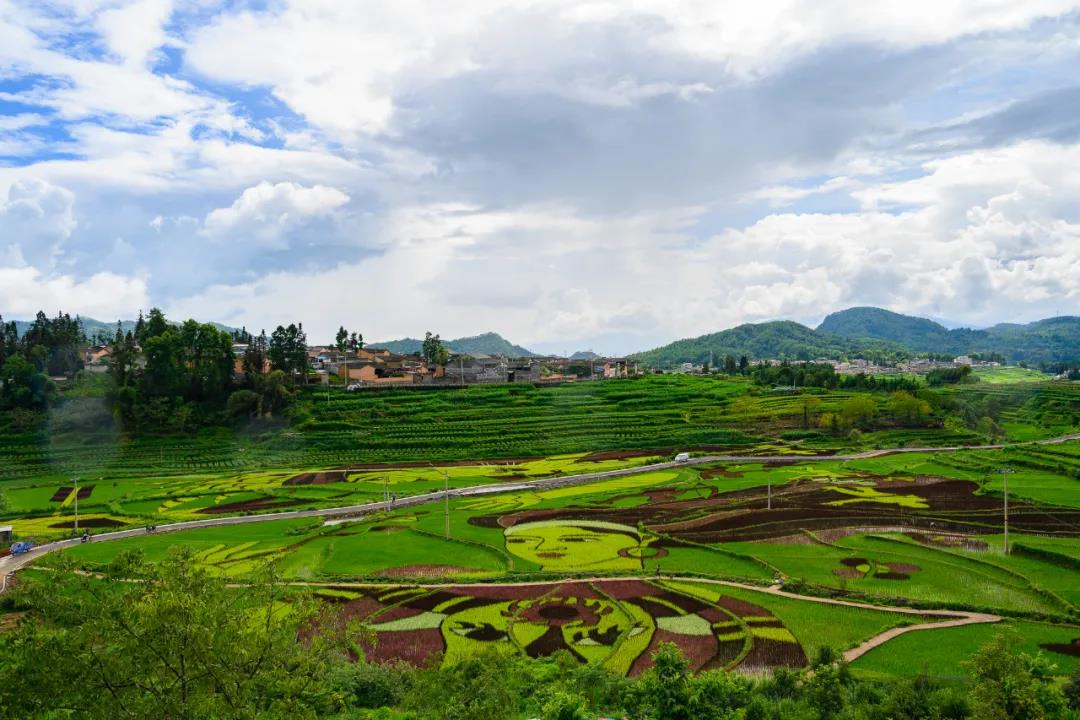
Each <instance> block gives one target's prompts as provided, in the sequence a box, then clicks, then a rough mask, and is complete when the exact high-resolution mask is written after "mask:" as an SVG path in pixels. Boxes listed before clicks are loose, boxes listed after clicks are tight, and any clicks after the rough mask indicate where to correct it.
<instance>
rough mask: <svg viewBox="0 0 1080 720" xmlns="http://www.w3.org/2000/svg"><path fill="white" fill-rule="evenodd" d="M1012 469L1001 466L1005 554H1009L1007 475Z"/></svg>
mask: <svg viewBox="0 0 1080 720" xmlns="http://www.w3.org/2000/svg"><path fill="white" fill-rule="evenodd" d="M1012 472H1013V471H1012V469H1011V468H1007V467H1003V468H1001V482H1002V484H1003V485H1004V492H1005V507H1004V510H1005V554H1006V555H1008V554H1009V475H1011V474H1012Z"/></svg>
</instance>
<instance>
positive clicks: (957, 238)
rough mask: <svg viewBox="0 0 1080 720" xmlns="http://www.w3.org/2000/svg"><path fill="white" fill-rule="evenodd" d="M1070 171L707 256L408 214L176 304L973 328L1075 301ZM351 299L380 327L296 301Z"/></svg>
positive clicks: (932, 198)
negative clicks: (354, 248) (339, 256)
mask: <svg viewBox="0 0 1080 720" xmlns="http://www.w3.org/2000/svg"><path fill="white" fill-rule="evenodd" d="M1073 155H1077V156H1078V157H1077V158H1076V161H1075V162H1074V161H1073V160H1071V158H1072V157H1073ZM1050 157H1057V158H1060V159H1062V160H1063V161H1064V162H1062V163H1051V162H1046V161H1045V160H1044V159H1045V158H1050ZM998 164H1004V165H1006V167H997V165H998ZM971 165H974V166H978V167H981V168H988V167H990V168H993V169H992V170H990V171H988V172H986V173H982V174H973V175H971V176H969V177H968V179H967V182H962V181H961V180H960V178H959V176H958V175H957V171H956V167H957V166H971ZM1078 166H1080V146H1077V147H1060V146H1050V145H1044V144H1025V145H1023V146H1018V147H1014V148H1010V149H1009V150H1008V151H1002V152H997V151H983V152H979V153H971V154H970V155H968V156H962V157H957V158H955V161H954V163H952V164H950V163H935V164H933V165H931V166H929V168H928V169H929V171H930V172H929V174H928V175H927V176H925V177H921V178H917V179H913V180H909V181H906V182H901V183H886V184H879V185H877V186H876V187H870V188H867V189H866V190H865V192H866V193H868V197H870V196H874V197H876V196H878V195H881V196H885V195H888V196H890V197H893V196H896V197H915V196H918V197H919V198H921V200H920V202H919V203H918V205H917V206H914V207H911V208H910V209H908V210H906V211H903V212H882V211H879V210H874V209H872V208H867V209H865V210H861V211H855V212H850V213H804V214H794V213H785V214H774V215H769V216H766V217H764V218H762V219H760V220H758V221H756V222H753V223H751V224H750V225H748V226H747V227H745V228H742V229H731V230H726V231H724V232H721V233H718V234H716V235H714V236H713V237H711V238H709V239H708V240H707V241H705V242H703V243H697V242H695V241H694V240H693V239H692V238H691V237H690V236H689V235H688V233H689V232H690V230H692V228H693V227H694V225H695V224H696V223H697V222H698V221H699V220H700V217H701V215H702V213H703V212H704V209H702V208H685V209H680V210H678V211H672V212H666V213H660V214H656V213H649V214H643V215H637V216H622V217H620V218H618V219H596V218H589V217H586V216H581V215H579V214H577V213H576V212H575V211H574V210H573V209H572V208H568V207H559V206H535V207H522V208H518V209H514V210H501V211H486V210H484V209H482V208H477V207H474V206H467V205H460V204H441V205H440V204H436V205H427V206H415V207H411V208H407V209H402V210H400V211H399V212H398V213H396V214H395V215H394V216H393V218H392V219H391V220H390V221H389V222H388V223H387V225H386V226H385V227H384V229H383V237H382V240H381V242H382V243H383V244H384V245H385V247H386V248H387V251H386V253H385V254H384V255H382V256H380V257H377V258H373V259H371V260H367V261H363V262H359V263H350V264H348V265H343V266H341V267H339V268H337V269H335V270H333V271H329V272H320V273H310V272H309V273H276V274H273V275H270V276H268V277H265V278H263V279H260V280H257V281H254V282H252V283H245V284H241V285H237V286H218V287H214V288H211V289H209V290H208V291H207V292H206V293H204V294H200V296H198V297H192V298H188V299H186V300H184V301H182V302H180V303H178V305H177V307H178V308H182V309H183V312H185V313H188V312H191V313H195V314H199V315H200V316H208V317H210V316H212V317H214V319H217V320H221V321H224V322H235V323H240V324H247V325H248V327H258V326H261V325H264V324H265V325H268V324H270V323H275V322H277V321H281V320H283V319H296V320H302V321H303V322H304V324H305V327H306V328H308V330H309V334H311V336H312V337H313V338H323V337H324V336H325V337H329V335H330V334H331V333H332V332H333V330H334V329H335V328H336V327H337V325H338V324H339V323H341V322H344V321H347V322H348V323H350V324H355V325H357V326H358V327H362V328H363V331H364V332H365V334H366V335H369V336H370V337H372V338H389V337H394V336H398V335H404V334H408V333H411V334H417V333H422V332H423V331H424V330H425V329H430V330H433V331H437V332H441V333H442V334H443V335H444V336H456V335H459V334H470V333H475V332H478V331H480V330H486V329H495V330H498V331H501V332H503V333H504V334H506V335H508V336H510V337H512V338H513V339H514V340H515V341H517V342H524V343H535V342H544V343H550V342H553V341H562V342H566V343H570V344H573V343H582V342H589V341H590V338H596V337H599V336H609V340H608V346H607V347H605V348H603V349H605V350H608V351H611V352H626V351H629V350H633V349H641V348H642V347H643V346H645V345H648V344H650V343H652V342H656V343H659V342H660V341H662V340H667V339H672V338H675V337H685V336H691V335H697V334H702V333H706V332H712V331H715V330H718V329H722V328H725V327H731V326H733V325H735V324H738V323H741V322H748V321H761V320H766V319H773V318H777V317H788V318H792V319H798V320H801V321H803V322H816V321H817V320H818V319H820V317H821V316H822V315H824V314H825V313H827V312H830V311H832V310H836V309H841V308H844V307H848V306H851V305H855V304H866V303H871V304H877V305H882V306H887V307H890V308H892V309H894V310H898V311H901V312H910V313H916V314H930V315H933V316H937V317H946V318H950V319H955V320H959V321H966V322H969V323H974V324H983V323H986V322H996V321H1001V320H1011V319H1033V318H1036V317H1041V316H1046V315H1050V314H1053V313H1054V311H1055V309H1059V306H1060V305H1061V304H1062V303H1067V302H1074V303H1075V301H1077V300H1080V284H1078V283H1077V282H1076V278H1078V277H1080V223H1078V222H1076V221H1075V220H1073V221H1067V220H1064V219H1062V218H1061V217H1058V216H1057V213H1056V212H1055V211H1056V209H1057V208H1059V207H1060V206H1061V205H1062V204H1063V203H1069V202H1071V198H1073V197H1075V196H1076V193H1080V174H1078V173H1076V171H1075V170H1074V169H1073V168H1075V167H1078ZM988 177H989V178H993V180H988V179H987V178H988ZM1033 179H1034V180H1037V182H1033ZM952 206H956V207H957V212H943V211H942V208H947V207H952ZM961 207H962V208H963V212H959V209H960V208H961ZM957 217H959V218H961V220H960V221H959V222H956V221H955V219H956V218H957ZM358 287H360V288H364V292H365V294H371V296H373V297H379V298H380V303H379V307H380V310H379V312H378V313H366V312H363V311H360V310H352V305H351V304H349V303H346V306H347V308H348V309H340V310H338V311H335V312H331V313H325V312H322V311H321V310H320V311H319V312H314V311H308V310H306V309H305V306H303V305H298V304H296V303H295V298H296V297H306V296H309V294H311V293H315V294H320V295H324V296H328V297H351V296H352V294H353V293H354V292H355V288H358ZM417 308H423V312H422V313H419V314H418V312H417ZM221 309H226V315H225V316H224V317H222V316H220V315H215V314H214V313H215V311H216V310H221ZM207 313H209V315H206V314H207Z"/></svg>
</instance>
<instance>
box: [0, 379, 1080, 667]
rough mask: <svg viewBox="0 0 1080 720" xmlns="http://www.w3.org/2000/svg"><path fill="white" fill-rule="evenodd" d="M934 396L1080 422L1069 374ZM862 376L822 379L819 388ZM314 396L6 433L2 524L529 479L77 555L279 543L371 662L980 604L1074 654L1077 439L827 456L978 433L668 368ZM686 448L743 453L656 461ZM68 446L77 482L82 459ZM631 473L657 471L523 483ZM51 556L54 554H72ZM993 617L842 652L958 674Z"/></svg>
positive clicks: (631, 645) (821, 628) (742, 632)
mask: <svg viewBox="0 0 1080 720" xmlns="http://www.w3.org/2000/svg"><path fill="white" fill-rule="evenodd" d="M474 390H475V392H473V391H474ZM944 392H946V393H947V394H949V393H956V394H963V397H965V398H968V399H971V398H976V399H977V401H978V402H987V401H988V399H993V398H996V400H995V402H998V403H1000V406H1001V408H1002V419H1003V425H1005V426H1006V427H1010V426H1013V427H1015V428H1017V429H1016V430H1015V431H1010V438H1008V439H1010V440H1011V441H1012V442H1026V441H1028V440H1033V439H1041V438H1045V437H1051V436H1055V435H1061V434H1065V433H1067V432H1070V431H1076V429H1077V420H1076V413H1077V412H1078V408H1080V388H1078V387H1076V384H1068V383H1065V384H1061V383H1053V384H1051V383H1038V382H1025V383H1018V382H1017V383H1004V382H1003V383H989V382H988V383H985V384H978V385H973V386H968V387H964V388H953V389H949V390H947V391H944ZM849 396H850V394H845V393H822V394H821V395H820V396H819V399H820V400H821V402H822V404H821V406H820V407H821V408H829V407H838V406H839V404H840V403H841V402H843V400H844V399H845V398H846V397H849ZM311 403H312V404H311V406H310V407H309V410H310V412H309V414H308V415H307V417H306V419H301V420H300V421H299V422H298V423H297V424H296V425H295V426H294V427H292V428H291V429H289V430H288V431H282V430H266V429H264V430H263V431H260V432H254V431H253V432H252V433H250V434H248V435H244V434H243V433H240V434H236V435H232V436H229V437H226V436H224V435H221V434H218V435H213V434H211V435H208V436H200V437H194V438H186V439H183V440H176V441H169V440H166V439H161V438H159V439H157V440H153V441H150V440H138V441H130V442H126V443H118V444H117V445H116V447H114V448H111V449H105V448H104V446H103V445H102V444H98V443H97V440H90V441H86V442H85V448H84V452H85V457H86V461H85V463H81V461H80V460H79V454H78V451H77V450H78V449H77V448H76V447H74V446H73V445H72V444H71V443H70V442H68V443H67V444H65V443H64V441H63V440H62V439H61V440H58V441H55V442H53V443H52V444H51V445H48V446H47V447H42V446H39V445H37V444H35V443H33V442H31V443H29V444H23V445H19V444H18V443H19V442H24V441H25V440H26V437H25V436H24V437H23V439H22V440H18V439H12V437H11V436H10V435H5V436H2V437H0V444H6V446H5V447H6V449H0V453H7V451H8V450H9V449H11V448H21V450H18V451H12V454H11V455H10V457H11V458H14V460H12V461H10V462H9V461H8V460H5V461H4V462H5V465H4V466H3V467H2V468H0V475H3V479H2V480H0V488H2V490H3V495H4V501H5V502H4V505H3V507H4V508H5V510H4V511H3V513H2V516H0V522H2V523H3V524H9V523H10V524H12V525H14V526H15V530H16V532H17V533H18V535H19V536H20V537H33V538H36V539H41V540H45V539H48V538H50V537H59V536H63V535H65V534H68V533H70V531H71V527H70V525H71V524H72V522H73V519H74V517H73V516H74V506H75V503H76V502H78V504H79V510H80V527H91V528H94V529H95V531H105V530H109V529H116V528H124V527H133V526H134V527H139V526H142V525H145V524H148V523H161V524H165V523H168V522H173V521H183V520H191V519H212V518H215V517H230V516H235V515H257V514H262V513H267V512H288V511H292V510H304V509H308V508H326V507H340V506H347V505H355V504H360V503H365V502H371V501H376V500H382V499H383V498H385V497H386V496H387V494H390V495H394V496H396V497H399V498H404V497H408V496H410V495H416V494H420V493H428V492H432V491H438V490H441V489H442V488H443V487H444V486H448V487H449V488H450V489H451V490H454V489H460V488H466V487H476V486H482V485H485V484H492V483H504V482H506V483H516V484H518V485H519V487H518V488H517V489H514V490H511V491H504V492H492V493H484V494H476V495H461V496H458V495H454V494H453V493H451V495H450V496H449V497H448V498H447V499H446V500H445V501H442V500H440V501H438V502H432V503H427V504H423V505H416V506H408V507H399V508H395V509H392V510H389V511H380V512H377V513H368V514H358V515H356V516H353V517H344V518H341V517H336V518H333V519H329V520H325V521H324V520H323V519H321V518H286V519H272V520H261V521H259V522H251V523H245V524H237V525H222V526H214V527H203V528H199V529H196V530H186V531H183V532H181V533H167V534H166V533H159V534H145V535H139V536H137V537H133V538H129V539H124V540H115V541H109V542H90V543H86V544H82V545H78V546H76V547H73V548H71V549H69V550H65V551H64V552H63V557H65V558H68V559H71V560H73V561H75V562H76V563H77V564H78V565H79V566H81V567H82V568H83V569H85V570H87V571H90V572H97V571H100V570H102V569H104V568H105V567H106V566H107V565H108V564H109V563H110V562H111V561H113V560H114V559H115V558H117V557H118V556H119V555H120V554H121V553H123V552H126V551H132V550H134V551H138V552H141V553H142V554H143V555H145V556H146V557H147V558H148V559H150V560H155V559H161V558H164V557H165V556H166V555H167V554H168V553H170V552H172V550H173V548H174V547H176V546H177V545H184V546H187V547H189V548H191V550H192V551H193V552H194V562H196V563H197V564H199V565H200V566H202V567H205V568H207V569H208V570H209V571H210V572H212V573H214V574H217V575H220V576H224V577H228V578H233V579H236V580H239V581H242V580H243V578H244V577H245V576H247V575H249V574H250V573H252V572H254V571H255V570H257V569H259V568H261V567H262V566H263V565H264V564H266V563H268V562H273V563H274V564H276V566H277V568H278V569H279V571H280V573H281V575H282V577H283V578H284V579H285V580H286V581H288V582H292V583H295V584H297V585H298V586H303V587H305V588H307V589H309V590H310V591H312V592H314V593H315V594H316V595H317V596H318V597H320V598H321V599H323V600H324V601H325V602H328V603H335V604H338V605H340V606H342V608H343V609H344V610H345V611H346V613H347V615H348V616H349V617H354V618H357V619H359V620H362V621H363V622H364V624H365V625H367V626H368V627H369V628H370V629H371V630H372V632H373V633H374V634H375V637H376V638H377V640H378V642H377V643H375V644H374V645H373V646H372V647H371V648H369V649H368V653H369V655H370V656H371V657H373V658H375V659H381V660H404V661H406V662H410V663H413V664H417V665H423V664H425V663H430V662H441V663H452V662H455V661H456V660H458V659H460V658H463V657H466V656H468V655H470V654H472V653H475V652H479V651H482V650H495V651H505V652H515V653H523V654H526V655H531V656H541V655H547V654H551V653H553V652H555V651H557V650H562V651H565V652H567V653H569V654H570V655H571V656H574V657H576V658H577V659H578V660H579V661H581V662H590V663H596V664H600V665H603V666H605V667H608V668H610V669H612V670H615V671H617V672H621V673H625V674H628V675H637V674H640V673H641V672H643V671H644V670H645V669H647V668H648V666H649V663H650V662H651V660H650V655H651V652H652V651H653V650H655V649H656V647H657V646H658V644H659V643H661V642H673V643H675V644H676V645H678V646H679V647H680V648H681V649H682V650H683V652H684V654H685V655H686V656H687V658H688V659H690V661H691V665H692V667H694V668H696V669H704V668H727V669H731V670H738V671H749V672H758V671H762V670H769V669H774V668H778V667H802V666H804V665H806V664H807V662H808V658H811V657H813V656H815V655H816V654H817V653H818V652H819V651H820V650H821V649H822V648H824V647H829V648H832V649H835V650H838V651H847V650H851V649H852V648H856V647H858V646H860V644H861V643H864V642H866V641H867V640H869V639H871V638H873V637H875V636H877V635H879V634H880V633H883V632H885V631H887V630H889V629H892V628H898V627H903V626H906V625H910V624H913V623H916V622H926V621H928V620H929V621H934V620H942V619H944V616H943V615H941V613H944V612H946V611H966V612H977V613H990V614H993V615H996V616H999V617H1001V618H1002V622H1003V623H1005V624H1008V625H1012V626H1013V627H1015V628H1016V629H1017V630H1018V631H1020V632H1021V634H1022V635H1023V636H1024V637H1025V639H1026V640H1025V641H1026V642H1027V643H1028V645H1029V646H1030V647H1029V649H1030V650H1031V652H1042V653H1045V654H1046V655H1047V657H1049V658H1050V659H1051V660H1053V662H1055V663H1056V664H1057V665H1058V668H1059V671H1060V672H1061V673H1062V674H1068V673H1071V672H1073V671H1074V670H1078V669H1080V492H1077V490H1078V488H1080V485H1078V484H1080V442H1077V441H1071V442H1063V443H1059V444H1041V445H1035V444H1010V445H1009V446H1008V447H1006V448H1001V449H964V450H957V451H954V450H938V451H935V450H932V449H931V450H926V451H917V452H903V453H892V454H884V455H878V456H874V457H867V458H861V459H847V460H843V459H825V458H821V456H822V455H826V454H829V453H831V452H835V451H838V450H839V451H843V452H852V451H857V450H866V449H871V448H873V447H874V446H876V445H882V447H901V446H904V447H906V448H912V447H922V446H926V447H929V448H933V447H943V446H949V445H965V444H972V442H974V441H977V440H978V438H973V436H972V435H971V434H970V433H969V432H968V431H966V430H963V429H950V427H949V426H948V425H947V424H946V425H945V426H942V427H936V428H921V429H905V428H892V429H888V428H886V429H883V430H879V431H878V432H875V433H866V434H864V435H863V436H862V438H856V439H854V440H849V439H846V438H843V439H841V438H836V437H833V436H831V435H828V434H822V433H817V432H800V431H798V428H799V426H800V423H801V421H802V414H803V409H802V406H801V404H800V403H799V398H798V396H791V395H785V394H773V393H770V392H762V391H760V389H758V390H754V391H753V392H751V390H750V388H749V387H748V386H746V385H745V384H743V383H740V382H738V381H717V380H714V379H710V378H690V377H677V376H663V377H659V378H646V379H645V380H643V381H628V382H612V383H592V384H588V385H585V384H582V385H578V386H563V387H559V388H533V387H522V388H517V387H510V388H506V387H501V388H467V389H465V390H460V391H445V392H433V393H424V392H416V391H386V392H377V393H370V394H364V393H359V394H353V395H345V394H344V393H341V394H340V398H339V397H337V396H334V397H332V399H331V401H330V402H329V403H326V401H325V396H324V398H323V403H324V404H323V405H320V404H318V401H317V400H316V399H315V398H312V400H311ZM260 433H261V434H260ZM170 442H171V443H172V444H170ZM230 443H232V445H231V446H230V445H229V444H230ZM227 446H229V447H231V448H232V451H231V453H226V452H224V449H223V448H225V447H227ZM155 449H156V452H155ZM204 449H205V450H206V452H205V453H204V452H203V450H204ZM675 449H678V450H691V451H695V452H697V453H699V454H704V453H714V454H739V455H741V456H742V457H741V458H739V459H738V460H728V461H725V462H722V463H720V462H713V463H711V464H704V465H689V466H678V467H673V468H665V469H652V468H647V467H644V466H646V465H650V464H653V463H655V462H656V461H658V460H661V459H669V458H670V453H671V451H672V450H675ZM35 453H38V454H35ZM219 453H220V454H219ZM155 455H156V457H155ZM0 457H5V458H8V457H9V456H8V455H6V454H0ZM816 458H820V459H816ZM76 466H79V467H81V468H82V469H81V470H80V472H79V473H78V474H79V476H80V482H79V486H78V489H76V487H75V484H74V482H72V481H71V480H70V477H69V473H70V472H71V468H74V467H76ZM626 468H639V469H640V471H639V472H635V473H633V474H629V475H622V476H618V477H609V478H603V479H597V480H593V481H591V482H588V483H583V484H573V485H565V486H552V487H526V486H521V485H520V484H521V483H522V482H525V481H529V480H535V479H541V478H560V477H563V476H568V475H576V474H580V473H589V472H597V471H605V470H613V469H626ZM1005 468H1007V469H1008V470H1009V472H1008V473H1007V475H1003V474H1002V472H1001V471H1002V469H1005ZM1006 479H1007V482H1008V491H1009V547H1008V552H1006V546H1005V535H1004V529H1005V527H1004V499H1005V498H1004V490H1005V482H1006ZM60 557H61V556H60V555H59V554H54V555H48V556H45V557H44V558H42V559H41V560H39V561H38V563H37V565H39V566H40V567H42V568H49V567H58V565H57V562H58V560H59V559H60ZM725 583H726V584H725ZM769 587H773V588H782V590H783V592H786V593H788V595H781V594H777V593H776V592H770V591H768V590H767V589H768V588H769ZM821 599H841V600H844V601H848V602H857V603H861V604H862V605H863V606H860V607H855V606H852V605H836V604H828V603H823V602H820V601H819V600H821ZM899 608H907V609H912V608H915V609H919V610H920V611H922V612H924V613H928V615H925V614H924V615H912V614H904V613H900V612H897V611H896V610H897V609H899ZM993 632H994V627H993V625H991V624H972V625H966V626H963V627H957V628H942V629H932V630H920V631H917V632H912V633H906V634H901V635H899V636H898V637H895V638H893V639H890V640H889V641H888V642H886V643H885V644H883V645H881V646H880V647H877V648H875V649H873V650H870V651H869V652H867V653H866V654H864V655H861V656H860V657H859V658H858V659H856V660H855V661H854V662H853V664H852V668H853V670H854V671H856V672H858V673H861V674H864V675H867V676H883V675H891V676H903V675H910V674H912V673H916V672H919V671H920V670H921V669H922V668H926V669H927V670H928V671H929V672H933V673H935V674H941V675H942V676H943V677H957V678H959V677H961V676H962V675H963V671H962V669H958V668H959V667H960V666H959V665H958V662H959V661H961V660H963V659H965V658H966V657H968V656H970V655H971V654H972V653H973V652H974V651H975V650H977V649H978V647H979V646H980V644H982V643H984V642H985V641H986V640H987V639H989V637H991V636H992V634H993Z"/></svg>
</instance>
